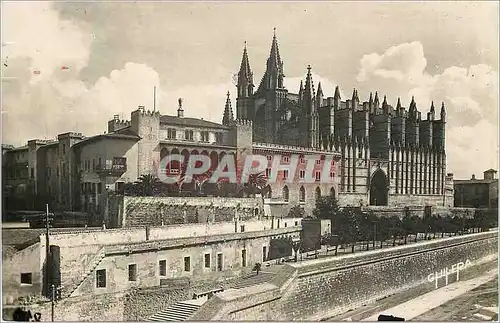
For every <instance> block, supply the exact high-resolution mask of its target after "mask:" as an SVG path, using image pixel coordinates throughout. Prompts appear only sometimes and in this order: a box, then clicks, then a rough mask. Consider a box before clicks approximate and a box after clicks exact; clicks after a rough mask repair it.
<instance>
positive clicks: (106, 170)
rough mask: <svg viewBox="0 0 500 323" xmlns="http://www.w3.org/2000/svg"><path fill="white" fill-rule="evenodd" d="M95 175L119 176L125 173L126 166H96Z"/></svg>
mask: <svg viewBox="0 0 500 323" xmlns="http://www.w3.org/2000/svg"><path fill="white" fill-rule="evenodd" d="M95 171H96V173H98V174H99V175H105V176H106V175H107V176H120V175H122V174H123V173H125V172H126V171H127V165H126V164H108V165H99V164H98V165H96V167H95Z"/></svg>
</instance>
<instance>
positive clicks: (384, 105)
mask: <svg viewBox="0 0 500 323" xmlns="http://www.w3.org/2000/svg"><path fill="white" fill-rule="evenodd" d="M387 105H388V104H387V96H386V95H384V102H382V111H386V110H387V108H388V107H387Z"/></svg>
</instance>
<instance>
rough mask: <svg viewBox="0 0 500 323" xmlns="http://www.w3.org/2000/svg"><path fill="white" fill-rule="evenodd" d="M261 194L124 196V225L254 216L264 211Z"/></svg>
mask: <svg viewBox="0 0 500 323" xmlns="http://www.w3.org/2000/svg"><path fill="white" fill-rule="evenodd" d="M263 210H264V208H263V204H262V199H261V198H260V197H256V198H222V197H130V196H125V197H123V212H122V217H121V226H124V227H134V226H141V225H161V224H162V223H163V224H182V223H206V222H207V220H208V222H224V221H231V220H233V219H234V217H235V216H236V217H238V218H240V219H250V218H253V217H257V216H259V215H260V214H262V213H263Z"/></svg>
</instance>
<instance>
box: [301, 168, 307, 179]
mask: <svg viewBox="0 0 500 323" xmlns="http://www.w3.org/2000/svg"><path fill="white" fill-rule="evenodd" d="M305 177H306V171H305V170H303V169H301V170H300V172H299V178H300V179H304V178H305Z"/></svg>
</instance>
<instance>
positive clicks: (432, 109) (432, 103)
mask: <svg viewBox="0 0 500 323" xmlns="http://www.w3.org/2000/svg"><path fill="white" fill-rule="evenodd" d="M430 113H435V110H434V101H431V110H430Z"/></svg>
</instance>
